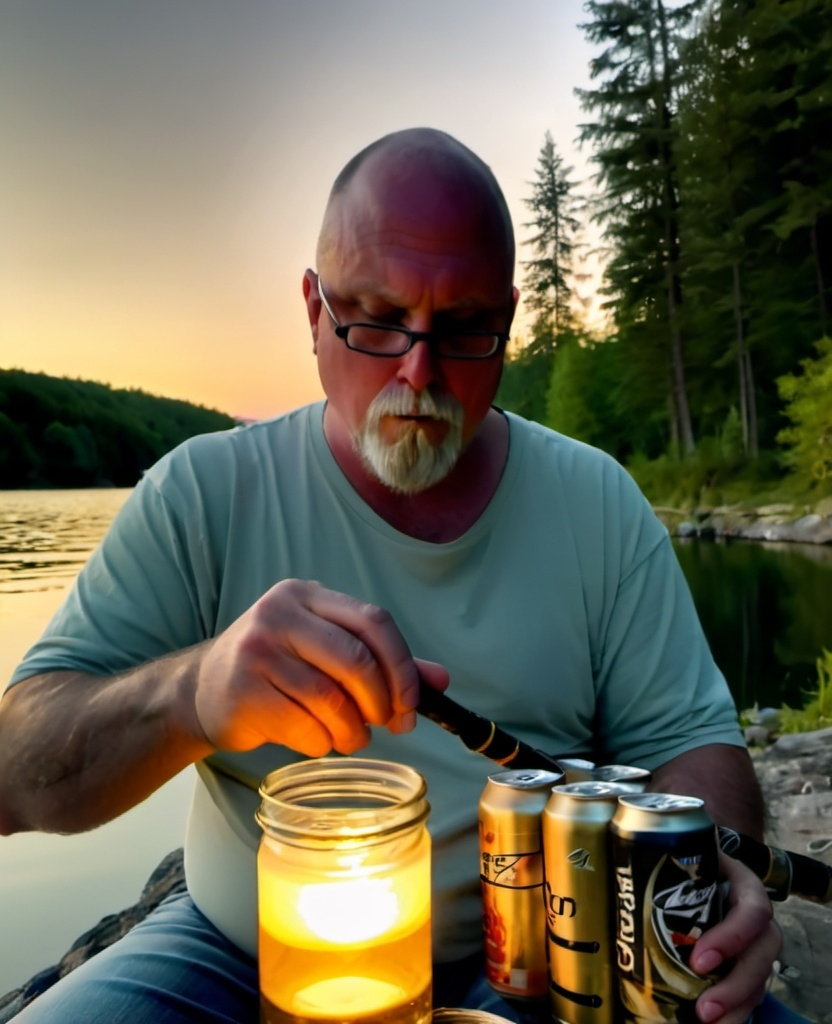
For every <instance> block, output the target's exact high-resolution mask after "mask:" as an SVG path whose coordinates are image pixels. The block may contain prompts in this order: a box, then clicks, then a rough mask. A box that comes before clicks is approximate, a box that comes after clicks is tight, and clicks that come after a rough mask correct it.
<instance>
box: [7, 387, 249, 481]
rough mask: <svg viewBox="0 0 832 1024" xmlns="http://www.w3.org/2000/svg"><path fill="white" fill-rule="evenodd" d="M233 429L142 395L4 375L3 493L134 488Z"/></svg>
mask: <svg viewBox="0 0 832 1024" xmlns="http://www.w3.org/2000/svg"><path fill="white" fill-rule="evenodd" d="M236 425H237V421H236V420H234V419H233V418H232V417H231V416H227V415H226V414H225V413H222V412H217V411H216V410H213V409H207V408H205V407H204V406H200V405H192V404H190V403H189V402H182V401H177V400H175V399H172V398H160V397H158V396H155V395H149V394H147V393H146V392H144V391H140V390H134V389H129V390H122V389H113V388H110V387H108V386H107V385H105V384H97V383H94V382H92V381H83V380H69V379H66V378H59V377H49V376H47V375H46V374H42V373H27V372H25V371H23V370H0V488H4V489H11V488H22V487H95V486H108V485H109V486H115V487H132V486H133V485H134V484H135V483H136V482H137V481H138V479H139V478H140V476H141V474H142V472H143V471H144V470H145V469H147V468H148V467H150V466H151V465H152V464H153V463H154V462H156V460H157V459H159V458H160V457H161V456H162V455H164V454H165V452H167V451H169V450H170V449H171V448H173V447H175V446H176V445H177V444H179V443H180V442H182V441H184V440H186V438H188V437H191V436H193V435H194V434H202V433H207V432H209V431H214V430H226V429H228V428H230V427H233V426H236Z"/></svg>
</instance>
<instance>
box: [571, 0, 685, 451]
mask: <svg viewBox="0 0 832 1024" xmlns="http://www.w3.org/2000/svg"><path fill="white" fill-rule="evenodd" d="M702 4H703V0H691V2H689V3H686V4H682V5H681V6H678V7H675V8H673V9H672V10H667V9H666V8H665V6H664V2H663V0H630V2H627V3H625V2H622V0H589V2H588V3H587V4H586V10H587V12H588V13H589V14H590V16H591V17H592V19H593V20H592V21H590V22H589V23H587V24H585V25H582V26H581V27H582V28H583V29H584V31H585V32H586V34H587V37H588V39H589V40H590V41H591V42H593V43H597V44H603V45H605V46H606V47H607V48H606V49H605V50H604V51H603V53H602V54H601V55H600V56H599V57H597V58H596V59H595V60H593V61H592V63H591V75H592V78H593V79H598V80H599V81H600V84H599V86H598V87H597V88H596V89H594V90H584V91H580V92H579V95H580V97H581V102H582V105H583V106H584V108H585V109H586V110H587V111H590V112H593V113H595V115H596V118H597V119H596V120H595V121H594V122H592V123H588V124H585V125H583V126H582V132H581V139H582V141H589V142H591V143H593V145H594V147H595V154H594V160H595V162H596V164H597V165H598V168H599V171H598V176H597V180H598V183H599V185H600V186H601V188H602V190H603V192H602V196H601V200H600V203H599V205H598V209H597V213H596V216H597V218H598V219H599V220H600V221H602V223H603V224H604V227H605V237H606V238H607V239H608V240H609V243H610V247H611V249H612V255H611V259H610V261H609V263H608V267H607V282H608V283H607V286H606V291H607V293H608V294H609V295H610V296H611V297H612V298H613V300H614V302H613V308H614V311H615V320H616V327H617V330H618V335H619V340H620V342H621V343H622V344H623V345H625V346H626V347H627V348H629V349H632V350H634V351H635V350H637V349H638V348H641V350H642V351H641V352H640V353H638V355H640V356H643V357H646V358H641V359H638V358H636V359H634V360H633V362H632V363H631V366H632V370H633V381H634V385H636V386H639V387H641V388H644V386H645V385H646V384H647V383H648V381H649V380H650V377H649V376H648V375H647V373H641V374H639V370H646V369H647V365H648V364H650V363H655V362H656V361H657V359H658V357H659V352H660V351H662V350H664V352H665V356H664V358H663V359H662V360H661V361H662V363H663V366H664V373H663V374H661V375H660V382H658V381H657V382H656V383H657V384H658V386H659V387H660V388H662V389H663V390H664V392H665V394H666V395H667V397H668V408H669V420H670V428H671V437H672V440H673V443H674V445H675V446H676V448H677V450H678V451H680V452H681V453H682V454H684V455H687V454H690V453H692V452H693V451H694V449H695V438H694V431H693V422H692V418H691V412H690V403H689V398H688V392H687V382H686V367H685V351H684V340H683V336H682V315H681V302H682V262H681V253H680V248H679V184H678V168H677V164H676V152H675V141H676V139H675V125H674V117H675V105H676V91H677V88H678V85H679V80H680V68H679V55H678V46H679V38H680V36H681V35H682V34H683V32H684V31H685V30H686V29H687V27H688V26H689V25H690V23H691V21H692V19H693V17H694V15H695V14H696V12H697V11H698V10H699V9H700V8H701V7H702ZM653 379H654V381H655V377H654V378H653ZM636 382H637V383H636Z"/></svg>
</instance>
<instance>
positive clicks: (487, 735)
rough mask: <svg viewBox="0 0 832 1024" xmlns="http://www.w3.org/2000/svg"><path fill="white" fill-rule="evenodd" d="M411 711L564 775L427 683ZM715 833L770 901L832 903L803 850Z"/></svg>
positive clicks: (487, 751) (830, 882)
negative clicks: (759, 883)
mask: <svg viewBox="0 0 832 1024" xmlns="http://www.w3.org/2000/svg"><path fill="white" fill-rule="evenodd" d="M416 710H417V711H418V712H419V714H421V715H424V716H425V717H426V718H429V719H430V720H431V721H432V722H435V723H436V724H437V725H440V726H442V728H443V729H445V730H446V731H447V732H450V733H453V734H454V735H455V736H457V737H459V739H460V740H461V741H462V743H463V744H464V745H465V746H466V747H467V748H468V749H469V750H472V751H474V752H475V753H477V754H482V755H483V756H485V757H487V758H489V759H490V760H492V761H495V762H496V763H497V764H499V765H501V766H502V767H503V768H518V769H523V768H526V769H532V768H543V769H546V770H547V771H553V772H558V773H560V774H563V768H562V767H561V763H560V761H559V760H558V758H556V757H552V756H550V755H549V754H546V753H544V752H543V751H542V750H537V749H536V748H535V747H532V746H530V745H529V744H528V743H524V742H523V740H521V739H518V738H517V737H515V736H512V735H511V733H508V732H506V731H505V730H504V729H501V728H500V727H499V726H498V725H497V724H496V723H495V722H492V721H491V720H490V719H488V718H485V717H484V716H483V715H479V714H477V713H476V712H475V711H471V710H470V708H466V707H463V706H462V705H461V704H457V702H456V701H455V700H452V699H451V698H450V697H448V696H447V695H446V694H444V693H442V692H441V691H440V690H435V689H434V688H433V687H431V686H427V685H424V684H423V685H422V687H421V691H420V696H419V705H418V707H417V708H416ZM717 836H718V839H719V846H720V849H721V850H722V851H723V853H726V854H728V856H730V857H733V858H735V859H736V860H739V861H741V862H742V863H743V864H745V866H746V867H747V868H750V869H751V871H753V872H754V874H755V875H756V876H757V877H758V878H759V879H760V880H761V881H762V883H763V885H764V886H765V887H766V889H767V891H768V894H769V896H770V898H771V899H772V900H784V899H786V897H787V896H789V895H793V896H800V897H802V898H803V899H806V900H812V901H813V902H815V903H832V867H830V865H828V864H824V863H823V861H820V860H815V859H814V858H813V857H807V856H806V855H805V854H802V853H794V852H793V851H791V850H781V849H780V848H779V847H776V846H769V845H767V844H766V843H761V842H758V841H757V840H756V839H752V838H751V837H750V836H745V835H742V834H741V833H740V832H735V831H734V830H733V829H730V828H725V827H724V826H722V825H719V826H717Z"/></svg>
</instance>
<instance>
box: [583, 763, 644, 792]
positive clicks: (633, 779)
mask: <svg viewBox="0 0 832 1024" xmlns="http://www.w3.org/2000/svg"><path fill="white" fill-rule="evenodd" d="M651 774H652V773H651V772H649V771H648V770H647V769H646V768H636V767H635V765H631V764H602V765H599V766H598V767H596V768H593V769H592V774H591V778H592V779H593V780H594V781H595V782H616V783H618V784H619V785H623V786H626V787H627V788H628V789H629V790H630V791H631V792H632V793H643V792H644V790H645V789H646V788H647V783H648V782H649V781H650V778H651Z"/></svg>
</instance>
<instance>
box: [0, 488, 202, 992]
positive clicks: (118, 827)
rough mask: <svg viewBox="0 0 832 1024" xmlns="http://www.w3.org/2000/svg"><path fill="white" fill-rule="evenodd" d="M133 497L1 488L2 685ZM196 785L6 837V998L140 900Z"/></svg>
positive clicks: (1, 948) (1, 988) (173, 786)
mask: <svg viewBox="0 0 832 1024" xmlns="http://www.w3.org/2000/svg"><path fill="white" fill-rule="evenodd" d="M129 493H130V492H129V491H128V490H89V491H82V490H79V491H74V490H73V491H0V689H2V688H3V687H4V686H5V682H6V680H7V679H8V678H9V676H10V675H11V673H12V671H13V669H14V668H15V666H16V665H17V664H18V662H19V661H20V659H21V658H22V656H23V654H24V653H25V651H26V650H27V649H28V647H29V646H30V645H31V644H32V643H34V641H35V640H37V638H38V637H39V636H40V634H41V632H42V631H43V628H44V626H45V625H46V623H47V622H48V621H49V619H50V617H51V615H52V613H53V612H54V611H55V609H56V608H57V607H58V605H59V604H60V602H61V600H62V599H63V597H64V595H65V593H66V591H67V590H68V589H69V587H70V585H71V584H72V581H73V580H74V578H75V576H76V575H77V573H78V570H79V569H80V568H81V566H82V565H83V564H84V562H85V561H86V559H87V558H88V556H89V554H90V552H91V551H92V549H93V548H94V546H95V545H96V543H97V542H98V540H99V539H100V538H101V536H102V535H103V534H104V532H105V530H106V529H107V526H108V525H109V523H110V521H111V520H112V518H113V517H114V516H115V514H116V512H117V511H118V509H119V508H120V507H121V505H122V504H123V502H124V500H125V499H126V497H127V495H128V494H129ZM191 786H192V777H191V773H190V771H187V772H183V773H182V774H181V775H179V776H177V778H175V779H173V780H172V781H171V782H169V783H168V784H167V785H166V786H164V787H163V788H162V789H160V790H159V791H158V792H157V793H155V794H154V795H153V796H152V797H151V798H150V799H149V800H147V801H145V803H143V804H142V805H141V806H140V807H137V808H135V809H134V810H132V811H131V812H130V813H129V814H126V815H123V816H122V817H121V818H119V819H117V820H116V821H114V822H111V823H110V824H108V825H105V826H103V827H102V828H100V829H96V830H95V831H93V832H88V833H85V834H83V835H77V836H50V835H38V834H30V833H22V834H17V835H13V836H0V994H3V993H4V992H6V991H9V990H10V989H13V988H16V987H17V986H18V985H20V984H22V983H23V982H24V981H26V980H27V979H28V978H30V977H31V976H32V975H33V974H35V973H36V972H37V971H39V970H41V969H42V968H44V967H47V966H49V965H50V964H52V963H55V962H56V961H57V960H58V959H59V958H60V957H61V956H62V955H63V954H64V953H65V952H66V951H67V949H69V947H70V945H71V944H72V943H73V942H74V941H75V939H76V938H78V936H79V935H80V934H81V933H82V932H84V931H86V929H87V928H90V927H92V925H94V924H96V922H98V921H99V920H100V919H101V918H102V917H103V916H104V915H105V914H110V913H114V912H117V911H119V910H122V909H124V907H127V906H129V905H130V904H131V903H133V902H135V900H136V899H137V898H138V896H139V893H140V892H141V888H142V885H143V884H144V882H145V881H146V879H147V877H148V876H149V875H150V872H151V871H152V870H153V868H154V867H155V866H156V865H157V864H158V863H159V861H160V860H161V859H162V857H164V855H165V854H166V853H168V852H169V851H170V850H172V849H174V848H175V847H177V846H181V844H182V839H183V835H184V821H185V816H186V814H187V809H188V804H189V800H190V792H191Z"/></svg>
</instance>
